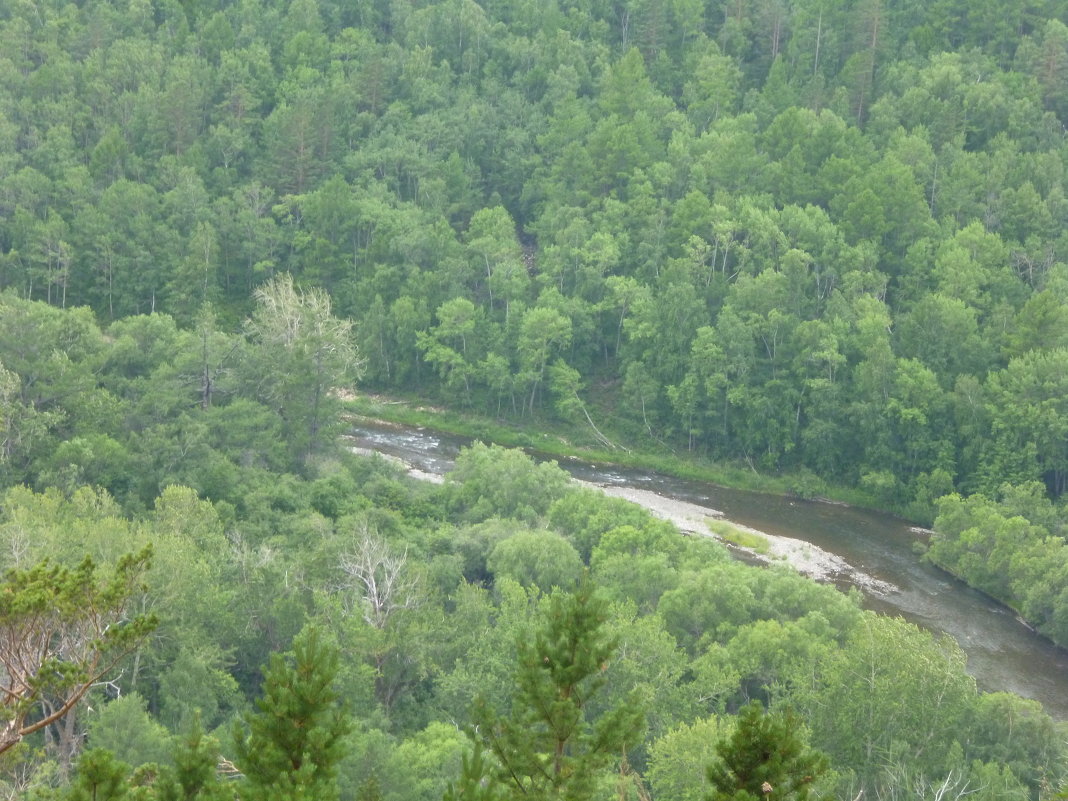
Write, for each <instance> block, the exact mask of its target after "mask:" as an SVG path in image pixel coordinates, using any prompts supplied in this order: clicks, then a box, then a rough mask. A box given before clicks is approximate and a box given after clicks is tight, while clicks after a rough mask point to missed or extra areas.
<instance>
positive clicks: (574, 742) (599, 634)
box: [467, 579, 644, 801]
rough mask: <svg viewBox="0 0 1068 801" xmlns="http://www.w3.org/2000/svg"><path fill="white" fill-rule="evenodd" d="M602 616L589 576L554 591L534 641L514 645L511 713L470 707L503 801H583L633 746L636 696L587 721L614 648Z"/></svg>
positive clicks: (638, 718)
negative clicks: (492, 761) (529, 800)
mask: <svg viewBox="0 0 1068 801" xmlns="http://www.w3.org/2000/svg"><path fill="white" fill-rule="evenodd" d="M606 618H607V604H606V603H605V601H604V600H602V599H601V598H600V597H598V596H597V595H596V594H595V592H594V587H593V585H592V584H591V583H590V581H589V580H588V579H585V580H583V582H582V583H581V584H580V585H579V587H578V589H576V591H575V592H574V593H560V592H558V593H557V594H555V595H554V596H553V598H552V600H551V604H550V609H549V614H548V618H547V619H546V620H545V622H544V623H543V625H542V626H541V628H540V629H539V630H538V631H537V633H536V634H535V636H534V638H533V639H532V640H530V641H526V642H523V641H521V642H520V643H519V644H518V651H519V653H518V666H517V671H516V677H515V684H516V690H515V695H514V697H513V699H512V709H511V712H510V714H508V715H507V716H504V715H499V714H498V713H497V712H496V711H495V710H492V709H490V708H489V707H488V706H486V705H485V704H483V703H479V704H478V705H477V707H476V711H475V720H476V723H477V729H476V732H477V736H478V737H479V738H480V739H481V740H482V741H483V742H484V744H485V745H486V746H487V748H488V750H489V751H490V752H492V754H493V755H494V757H496V759H497V761H498V762H499V766H500V767H499V769H498V770H496V771H492V770H487V773H489V775H490V779H491V781H492V783H494V784H495V785H497V786H498V787H499V788H500V789H501V791H502V795H503V797H504V798H520V797H522V798H535V799H560V800H561V801H579V800H580V799H587V798H590V797H591V795H592V794H593V791H594V789H595V786H596V783H597V780H598V778H599V777H600V776H601V775H602V772H603V771H604V770H605V769H606V768H608V767H609V766H611V765H612V764H613V763H615V762H619V761H620V760H621V759H622V758H623V757H624V756H625V754H626V751H627V749H628V748H630V747H633V746H635V745H637V744H638V742H639V738H640V736H641V730H642V727H643V725H644V713H643V711H642V709H641V708H640V704H639V703H638V702H637V700H636V699H634V698H631V699H630V700H629V701H628V703H625V704H621V705H619V706H617V707H615V708H613V709H609V710H607V711H606V712H604V713H602V714H601V715H599V716H598V717H597V718H596V719H591V715H590V701H591V699H592V698H593V697H594V696H595V695H596V693H597V691H598V690H600V689H601V688H602V687H603V686H604V683H605V678H606V677H605V671H606V670H607V669H608V665H609V660H610V659H611V658H612V656H613V654H614V653H615V650H616V645H617V643H616V642H615V641H614V640H613V639H612V638H611V637H609V636H608V635H607V634H606V633H605V632H604V628H603V627H604V623H605V621H606ZM479 758H480V757H479ZM467 785H468V787H469V789H472V790H473V789H474V787H475V785H474V784H473V783H471V782H467ZM478 797H492V796H490V795H486V794H482V795H479V796H478Z"/></svg>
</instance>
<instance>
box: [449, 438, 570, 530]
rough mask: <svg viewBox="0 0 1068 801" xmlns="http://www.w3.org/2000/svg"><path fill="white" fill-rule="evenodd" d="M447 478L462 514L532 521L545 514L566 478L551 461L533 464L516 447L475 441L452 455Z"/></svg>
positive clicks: (561, 492)
mask: <svg viewBox="0 0 1068 801" xmlns="http://www.w3.org/2000/svg"><path fill="white" fill-rule="evenodd" d="M448 481H449V483H450V485H452V486H453V487H454V492H453V503H454V504H455V505H456V506H458V507H459V508H461V509H463V510H464V516H465V517H467V518H469V519H471V518H473V519H476V520H477V519H482V518H486V517H490V516H498V517H513V518H516V519H518V520H523V521H526V522H534V521H535V520H537V518H538V517H539V516H540V515H543V514H545V512H546V511H547V510H548V508H549V506H550V504H551V503H552V502H553V501H554V500H556V499H557V498H559V497H560V496H561V495H562V494H563V493H564V490H565V488H566V487H567V485H568V482H569V481H570V479H569V477H568V475H567V473H565V472H564V471H563V470H561V469H560V468H559V467H557V466H556V464H555V463H551V462H542V463H541V464H537V463H535V462H534V460H533V459H531V458H530V457H529V456H527V455H526V454H524V453H523V452H522V451H518V450H508V449H506V448H501V447H499V446H497V445H488V446H487V445H484V444H483V443H481V442H476V443H475V444H474V445H472V446H471V447H470V448H465V449H464V450H463V451H462V452H461V454H460V456H459V457H457V459H456V467H455V468H454V469H453V470H452V472H451V473H449V477H448Z"/></svg>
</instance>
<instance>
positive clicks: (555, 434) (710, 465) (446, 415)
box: [345, 394, 929, 524]
mask: <svg viewBox="0 0 1068 801" xmlns="http://www.w3.org/2000/svg"><path fill="white" fill-rule="evenodd" d="M345 401H346V403H347V405H348V409H349V417H350V419H352V420H353V421H354V422H358V421H359V420H361V419H363V420H366V421H367V422H370V423H374V424H383V425H398V426H402V427H425V428H429V429H433V430H435V431H440V432H443V433H447V434H452V435H455V436H461V437H470V438H472V439H477V440H481V441H483V442H493V443H496V444H497V445H501V446H504V447H509V448H520V449H522V450H524V451H527V452H528V453H530V454H531V455H532V456H540V457H549V458H552V459H556V460H558V461H560V462H564V461H565V460H581V461H583V462H587V463H589V464H598V465H603V466H606V467H618V468H623V469H628V470H646V471H651V472H656V473H661V474H664V475H670V476H674V477H675V478H678V479H682V480H686V481H702V482H707V483H709V484H716V485H718V486H721V487H727V488H730V489H738V490H745V491H749V492H762V493H767V494H772V495H782V496H785V497H796V498H803V499H805V500H811V501H816V502H818V503H826V504H832V505H845V506H849V507H853V508H858V509H866V510H871V511H874V512H878V513H883V514H897V510H893V509H886V508H883V507H882V506H880V504H878V503H877V502H876V500H875V499H874V498H873V497H871V496H870V495H868V494H867V493H864V492H863V491H861V490H859V489H856V488H853V487H845V486H835V485H830V484H828V483H827V482H825V481H823V480H822V479H820V478H819V477H818V476H815V475H814V474H812V473H808V472H803V473H794V474H788V475H769V474H764V473H760V472H758V471H757V470H756V469H755V468H754V467H753V466H752V465H744V466H743V465H731V464H725V463H721V462H711V461H708V460H705V459H702V458H701V457H700V456H699V455H697V454H695V453H690V452H688V453H685V454H679V453H677V452H676V451H674V450H672V449H671V448H669V447H667V446H666V445H664V444H663V443H662V442H661V443H647V446H637V445H633V444H628V446H622V445H617V446H616V447H615V448H614V449H609V448H606V447H605V446H604V445H603V443H601V442H599V441H597V440H594V439H590V440H584V439H583V437H584V436H585V434H586V431H585V429H583V428H581V427H575V426H569V425H566V424H561V423H559V422H557V421H538V425H539V429H538V430H537V431H535V432H531V431H528V430H527V429H525V428H524V427H522V426H519V425H515V424H510V423H502V422H501V421H499V420H495V419H492V418H488V417H484V416H480V415H472V414H468V413H464V412H458V411H455V410H452V409H448V408H444V407H440V406H433V405H430V404H427V403H425V402H423V401H421V400H419V399H409V398H402V397H392V396H384V395H374V394H370V395H368V394H364V395H349V396H348V397H346V398H345ZM617 439H618V437H617ZM911 522H912V523H914V524H915V523H927V522H929V521H927V520H913V521H911Z"/></svg>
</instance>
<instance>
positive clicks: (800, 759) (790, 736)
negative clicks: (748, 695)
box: [708, 701, 828, 801]
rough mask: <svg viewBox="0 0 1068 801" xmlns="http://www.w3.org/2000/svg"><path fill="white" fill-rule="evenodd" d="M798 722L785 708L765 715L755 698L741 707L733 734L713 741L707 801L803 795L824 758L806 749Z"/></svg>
mask: <svg viewBox="0 0 1068 801" xmlns="http://www.w3.org/2000/svg"><path fill="white" fill-rule="evenodd" d="M800 724H801V721H800V720H798V718H797V717H796V716H795V715H794V714H793V713H792V712H790V711H786V712H768V713H765V712H764V707H763V706H761V704H760V702H759V701H753V702H751V703H750V704H748V705H747V706H745V707H744V708H743V709H742V711H741V713H740V714H739V716H738V723H737V726H736V727H735V729H734V732H733V733H732V734H731V735H730V736H729V737H725V738H724V739H722V740H720V741H719V742H718V743H717V744H716V760H715V761H714V762H713V763H712V764H711V765H709V767H708V781H709V783H710V784H711V785H712V792H711V793H710V794H709V795H708V799H709V801H750V800H751V799H754V800H755V799H765V801H779V799H797V801H804V799H806V798H808V794H809V790H810V789H811V785H812V783H813V782H814V781H815V780H816V779H817V778H819V776H820V774H821V773H823V772H824V771H825V770H827V767H828V762H827V757H826V756H824V755H823V754H821V753H820V752H818V751H814V750H812V749H811V748H809V747H808V743H807V742H806V741H805V737H804V736H803V735H802V733H801V730H800Z"/></svg>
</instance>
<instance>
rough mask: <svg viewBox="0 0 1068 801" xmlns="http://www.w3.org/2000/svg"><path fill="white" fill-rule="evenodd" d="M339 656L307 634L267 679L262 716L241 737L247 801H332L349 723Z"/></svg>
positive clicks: (275, 662) (310, 630) (275, 661)
mask: <svg viewBox="0 0 1068 801" xmlns="http://www.w3.org/2000/svg"><path fill="white" fill-rule="evenodd" d="M337 672H338V655H337V651H336V649H334V648H333V647H331V646H330V645H328V644H326V643H324V642H323V641H322V637H321V635H320V633H319V630H318V629H316V628H314V627H306V628H305V629H304V630H303V631H301V633H300V634H298V635H297V636H296V638H294V640H293V650H292V652H291V653H289V654H287V655H286V656H282V655H280V654H274V655H272V657H271V660H270V664H269V665H268V666H267V668H266V670H265V671H264V682H263V697H262V698H260V700H259V701H257V702H256V706H257V707H258V708H259V711H258V712H257V713H255V714H253V715H251V716H250V717H249V718H247V720H246V725H247V733H246V732H245V730H243V729H242V728H240V727H239V728H238V729H237V731H236V736H235V741H236V759H235V763H236V764H237V767H238V768H239V769H240V770H241V772H242V773H243V774H244V775H245V782H244V784H243V786H242V787H241V792H240V795H241V798H242V799H245V801H283V799H284V801H331V799H336V798H337V797H338V787H337V764H338V760H339V759H340V758H341V756H342V743H343V739H344V737H345V735H346V734H347V733H348V732H349V729H350V721H349V718H348V715H347V713H346V710H345V709H344V708H343V704H342V703H341V700H340V698H339V695H338V692H337V690H336V689H335V688H334V679H335V677H336V676H337Z"/></svg>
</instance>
